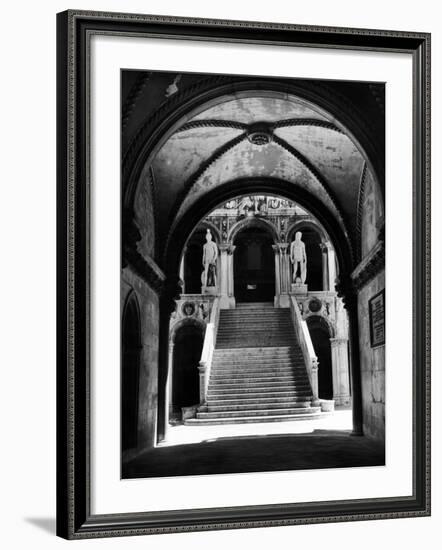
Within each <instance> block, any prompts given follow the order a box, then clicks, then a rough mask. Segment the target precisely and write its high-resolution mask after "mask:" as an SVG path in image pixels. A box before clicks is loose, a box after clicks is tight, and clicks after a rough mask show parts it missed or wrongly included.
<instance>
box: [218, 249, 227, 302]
mask: <svg viewBox="0 0 442 550" xmlns="http://www.w3.org/2000/svg"><path fill="white" fill-rule="evenodd" d="M229 248H230V245H228V244H220V245H219V246H218V249H219V252H220V264H221V268H220V274H219V281H218V288H219V289H220V304H219V305H220V308H221V309H229V307H230V300H229V289H228V286H229V285H228V283H229V275H230V274H229V256H228V254H229Z"/></svg>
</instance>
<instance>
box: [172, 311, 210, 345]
mask: <svg viewBox="0 0 442 550" xmlns="http://www.w3.org/2000/svg"><path fill="white" fill-rule="evenodd" d="M186 325H189V326H194V327H195V328H198V329H199V330H201V333H202V334H204V331H205V330H206V323H204V321H202V320H201V319H196V318H195V317H190V318H185V319H180V320H179V321H177V322H176V323H174V324H173V325H172V326H171V327H170V336H169V339H170V343H171V344H173V343H174V342H175V336H176V333H177V331H179V330H180V328H182V327H184V326H186Z"/></svg>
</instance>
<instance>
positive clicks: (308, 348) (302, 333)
mask: <svg viewBox="0 0 442 550" xmlns="http://www.w3.org/2000/svg"><path fill="white" fill-rule="evenodd" d="M290 312H291V316H292V321H293V327H294V329H295V334H296V339H297V341H298V343H299V346H300V348H301V351H302V355H303V357H304V363H305V366H306V368H307V374H308V377H309V380H310V386H311V389H312V395H313V399H312V406H313V407H315V406H318V405H319V403H320V402H319V394H318V358H317V357H316V354H315V350H314V348H313V343H312V340H311V338H310V332H309V330H308V327H307V323H306V322H305V321H303V319H302V316H301V312H300V311H299V306H298V302H297V300H296V298H295V297H294V296H290Z"/></svg>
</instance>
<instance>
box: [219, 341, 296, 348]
mask: <svg viewBox="0 0 442 550" xmlns="http://www.w3.org/2000/svg"><path fill="white" fill-rule="evenodd" d="M245 343H247V344H248V345H249V346H256V347H258V346H259V347H265V346H268V347H269V348H272V347H274V346H275V345H278V344H285V343H287V342H286V341H284V340H277V339H274V340H269V341H268V342H263V341H262V339H261V340H256V341H251V340H248V341H247V342H244V340H241V341H238V342H229V341H226V342H219V343H218V342H217V343H216V349H233V348H241V347H242V346H243V345H244V344H245Z"/></svg>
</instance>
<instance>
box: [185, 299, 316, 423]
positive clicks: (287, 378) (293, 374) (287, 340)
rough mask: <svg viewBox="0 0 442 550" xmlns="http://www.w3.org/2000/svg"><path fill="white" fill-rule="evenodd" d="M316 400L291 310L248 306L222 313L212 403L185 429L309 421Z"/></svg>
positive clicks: (211, 382)
mask: <svg viewBox="0 0 442 550" xmlns="http://www.w3.org/2000/svg"><path fill="white" fill-rule="evenodd" d="M311 399H312V392H311V387H310V382H309V378H308V374H307V371H306V367H305V364H304V358H303V355H302V352H301V348H300V347H299V344H298V342H297V341H296V337H295V332H294V329H293V325H292V320H291V316H290V310H289V309H288V308H287V309H281V308H274V307H273V304H266V303H254V304H244V305H239V306H237V307H236V309H227V310H221V312H220V319H219V325H218V333H217V340H216V348H215V351H214V355H213V360H212V369H211V375H210V380H209V386H208V391H207V403H206V405H203V406H200V407H199V409H198V412H197V414H196V418H192V419H188V420H186V421H185V424H233V423H234V424H236V423H243V422H247V423H248V422H275V421H282V420H301V419H308V418H313V417H316V416H318V415H319V414H320V407H312V406H311Z"/></svg>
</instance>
